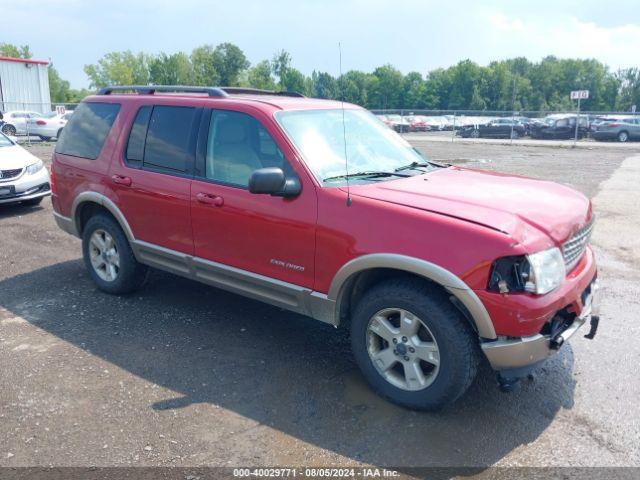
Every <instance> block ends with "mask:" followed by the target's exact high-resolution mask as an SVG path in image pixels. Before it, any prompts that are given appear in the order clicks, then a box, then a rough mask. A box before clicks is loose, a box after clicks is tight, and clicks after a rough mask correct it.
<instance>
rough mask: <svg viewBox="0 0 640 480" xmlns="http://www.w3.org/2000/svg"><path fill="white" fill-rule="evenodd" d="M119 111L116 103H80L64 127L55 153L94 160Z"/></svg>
mask: <svg viewBox="0 0 640 480" xmlns="http://www.w3.org/2000/svg"><path fill="white" fill-rule="evenodd" d="M119 111H120V104H117V103H81V104H80V105H79V106H78V108H76V110H75V113H74V115H73V117H72V118H71V120H69V123H67V125H66V126H65V127H64V130H63V132H64V134H63V135H61V138H60V139H59V140H58V142H57V143H56V153H61V154H63V155H71V156H74V157H81V158H87V159H90V160H95V159H96V158H98V155H100V151H101V150H102V146H103V145H104V141H105V140H106V138H107V135H108V134H109V131H110V130H111V126H112V125H113V122H114V121H115V119H116V117H117V116H118V112H119Z"/></svg>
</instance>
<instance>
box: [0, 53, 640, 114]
mask: <svg viewBox="0 0 640 480" xmlns="http://www.w3.org/2000/svg"><path fill="white" fill-rule="evenodd" d="M0 55H5V56H19V57H23V58H30V57H31V52H30V50H29V47H28V46H22V47H17V46H13V45H9V44H0ZM84 71H85V73H86V74H87V76H88V78H89V82H90V87H91V88H92V89H97V88H100V87H104V86H107V85H151V84H155V85H201V86H205V85H206V86H214V85H223V86H242V87H252V88H261V89H267V90H287V91H295V92H300V93H303V94H305V95H307V96H310V97H317V98H327V99H341V98H344V100H345V101H347V102H352V103H356V104H358V105H362V106H364V107H366V108H369V109H405V110H407V109H430V110H478V111H481V110H487V111H488V110H500V111H511V110H518V111H562V110H572V109H574V108H575V106H574V104H573V103H572V101H571V100H570V98H569V92H570V91H571V90H589V91H590V96H589V99H588V100H586V101H584V102H583V103H582V108H583V109H584V110H590V111H605V110H609V111H611V110H616V111H628V110H630V109H631V107H632V105H638V107H639V108H640V68H635V67H634V68H627V69H621V70H618V71H615V72H613V71H611V70H610V69H609V68H608V67H607V66H606V65H605V64H603V63H602V62H599V61H597V60H594V59H561V58H557V57H554V56H548V57H545V58H543V59H542V60H540V61H539V62H531V61H529V60H527V59H526V58H524V57H518V58H512V59H507V60H500V61H494V62H491V63H490V64H489V65H487V66H481V65H478V64H476V63H474V62H472V61H471V60H463V61H461V62H459V63H457V64H456V65H453V66H451V67H448V68H438V69H435V70H432V71H430V72H428V73H427V74H426V75H423V74H422V73H420V72H409V73H407V74H406V75H405V74H403V73H402V72H400V71H399V70H397V69H396V68H394V67H393V66H392V65H383V66H380V67H378V68H376V69H375V70H373V71H372V72H362V71H358V70H350V71H348V72H346V73H344V74H343V75H341V76H339V77H335V76H333V75H331V74H329V73H327V72H318V71H313V72H312V73H311V75H304V74H303V73H302V72H300V71H299V70H297V69H296V68H295V67H294V66H293V64H292V58H291V55H290V54H289V53H288V52H287V51H285V50H282V51H280V52H277V53H276V54H275V55H273V57H272V58H271V59H265V60H262V61H261V62H258V63H256V64H254V65H251V63H250V62H249V61H248V59H247V57H246V56H245V54H244V52H243V51H242V50H241V49H240V48H239V47H238V46H236V45H234V44H232V43H221V44H219V45H217V46H215V47H214V46H213V45H202V46H199V47H196V48H194V49H193V50H192V51H191V52H190V53H187V52H177V53H172V54H167V53H160V54H156V55H151V54H147V53H144V52H139V53H134V52H131V51H128V50H127V51H123V52H111V53H107V54H106V55H104V56H103V57H102V58H100V59H99V60H98V61H97V62H96V63H95V64H90V65H85V67H84ZM49 83H50V87H51V98H52V101H53V102H55V103H63V102H76V101H79V100H81V99H82V98H83V97H84V96H86V95H87V94H88V93H89V92H88V91H87V90H74V89H71V88H70V86H69V83H68V82H67V81H65V80H63V79H61V78H60V76H59V75H58V72H57V71H56V69H55V67H54V66H53V65H52V66H51V67H50V68H49Z"/></svg>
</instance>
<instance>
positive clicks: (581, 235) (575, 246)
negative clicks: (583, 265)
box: [562, 217, 595, 272]
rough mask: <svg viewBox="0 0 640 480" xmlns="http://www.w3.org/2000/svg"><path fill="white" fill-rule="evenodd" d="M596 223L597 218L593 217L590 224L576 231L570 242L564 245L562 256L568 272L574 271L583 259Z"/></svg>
mask: <svg viewBox="0 0 640 480" xmlns="http://www.w3.org/2000/svg"><path fill="white" fill-rule="evenodd" d="M594 221H595V217H591V221H590V222H589V223H587V224H586V225H585V226H584V227H582V228H581V229H579V230H578V231H576V232H575V233H574V234H573V236H572V237H571V238H570V239H569V240H567V241H566V242H564V243H563V244H562V256H563V257H564V264H565V266H566V268H567V272H570V271H571V270H573V267H575V266H576V265H577V264H578V262H579V261H580V259H581V258H582V255H583V254H584V251H585V249H586V248H587V245H588V244H589V239H590V238H591V233H592V232H593V224H594Z"/></svg>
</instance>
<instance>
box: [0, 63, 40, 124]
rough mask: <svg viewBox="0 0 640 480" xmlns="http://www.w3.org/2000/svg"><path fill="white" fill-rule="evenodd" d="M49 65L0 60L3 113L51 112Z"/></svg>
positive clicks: (0, 108) (0, 103)
mask: <svg viewBox="0 0 640 480" xmlns="http://www.w3.org/2000/svg"><path fill="white" fill-rule="evenodd" d="M47 65H49V62H47V61H45V60H30V59H29V60H25V59H23V58H9V57H0V111H3V112H8V111H11V110H31V111H35V112H42V113H46V112H50V111H51V96H50V94H49V75H48V73H47Z"/></svg>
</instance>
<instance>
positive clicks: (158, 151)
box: [132, 106, 196, 172]
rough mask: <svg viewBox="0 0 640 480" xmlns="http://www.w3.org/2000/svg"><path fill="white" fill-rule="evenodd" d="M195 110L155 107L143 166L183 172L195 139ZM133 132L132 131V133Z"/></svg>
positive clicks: (187, 164)
mask: <svg viewBox="0 0 640 480" xmlns="http://www.w3.org/2000/svg"><path fill="white" fill-rule="evenodd" d="M194 120H196V109H195V108H192V107H167V106H155V107H153V111H152V112H151V117H150V119H149V127H148V128H147V137H146V143H145V147H144V158H143V165H144V166H149V167H152V168H161V169H166V170H171V171H174V172H186V171H187V170H188V166H189V160H190V157H191V148H190V143H191V142H192V141H193V140H194V139H195V134H194V133H195V125H194ZM132 133H133V132H132Z"/></svg>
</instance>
